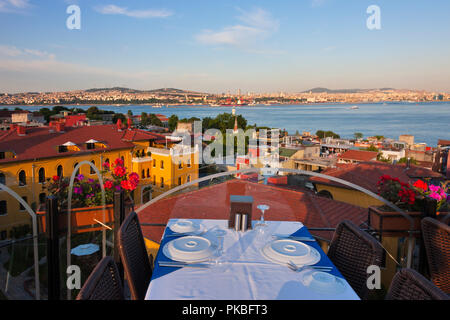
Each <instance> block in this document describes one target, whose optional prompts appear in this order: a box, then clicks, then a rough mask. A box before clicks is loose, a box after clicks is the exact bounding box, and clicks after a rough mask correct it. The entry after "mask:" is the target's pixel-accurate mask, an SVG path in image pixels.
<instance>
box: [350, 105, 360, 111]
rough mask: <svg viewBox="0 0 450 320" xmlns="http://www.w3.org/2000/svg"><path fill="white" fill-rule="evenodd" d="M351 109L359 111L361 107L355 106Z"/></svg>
mask: <svg viewBox="0 0 450 320" xmlns="http://www.w3.org/2000/svg"><path fill="white" fill-rule="evenodd" d="M350 109H351V110H357V109H359V107H358V106H353V107H350Z"/></svg>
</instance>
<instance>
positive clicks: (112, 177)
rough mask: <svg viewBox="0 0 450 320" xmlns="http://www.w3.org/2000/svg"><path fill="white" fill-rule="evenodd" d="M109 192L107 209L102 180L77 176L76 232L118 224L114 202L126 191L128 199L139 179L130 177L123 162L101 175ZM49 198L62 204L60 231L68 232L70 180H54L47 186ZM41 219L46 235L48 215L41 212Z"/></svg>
mask: <svg viewBox="0 0 450 320" xmlns="http://www.w3.org/2000/svg"><path fill="white" fill-rule="evenodd" d="M101 173H102V177H103V178H104V179H103V186H104V189H105V204H106V205H105V206H103V198H102V188H101V186H100V182H99V180H98V179H95V180H94V179H87V178H86V177H84V176H83V175H82V174H79V175H78V176H76V178H75V180H74V184H73V189H72V203H71V213H70V214H71V229H72V230H73V231H75V232H78V233H81V232H88V231H94V230H100V229H101V228H102V227H101V225H100V224H99V223H98V222H96V220H97V221H100V222H102V223H103V224H106V225H108V224H111V223H112V222H113V221H114V211H113V205H112V204H113V199H114V192H115V191H121V190H124V191H125V193H126V198H128V196H129V195H130V193H131V192H132V191H133V190H135V189H136V187H137V185H138V183H139V176H138V175H137V174H136V173H134V172H132V173H130V174H129V173H128V172H127V168H125V166H124V163H123V160H122V159H120V158H118V159H116V160H115V162H114V164H113V165H112V168H110V165H109V163H104V164H103V170H102V171H101ZM45 188H47V190H48V194H49V195H52V196H55V197H56V199H57V200H58V205H59V210H60V213H61V217H60V219H59V221H60V228H61V229H65V228H67V209H68V195H69V178H62V177H58V176H54V177H53V178H52V179H51V180H50V181H49V182H48V183H47V184H46V185H45ZM37 214H38V215H40V217H41V228H42V229H41V230H42V231H43V232H45V227H46V225H45V211H40V212H37Z"/></svg>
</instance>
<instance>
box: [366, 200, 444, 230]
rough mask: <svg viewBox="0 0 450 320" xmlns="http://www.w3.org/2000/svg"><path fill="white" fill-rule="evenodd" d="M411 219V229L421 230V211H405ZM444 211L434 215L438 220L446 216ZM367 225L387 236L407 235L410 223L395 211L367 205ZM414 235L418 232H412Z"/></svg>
mask: <svg viewBox="0 0 450 320" xmlns="http://www.w3.org/2000/svg"><path fill="white" fill-rule="evenodd" d="M405 213H406V214H407V215H408V216H409V217H411V218H412V219H413V231H420V230H421V220H422V218H423V213H422V212H405ZM446 215H447V213H446V212H441V213H440V214H439V215H437V216H436V218H437V219H438V220H442V219H443V218H444V217H446ZM368 224H369V227H370V228H372V229H374V230H375V231H377V232H379V233H382V234H383V236H387V237H392V236H395V237H402V236H408V231H409V230H410V229H411V223H410V222H409V220H408V219H407V218H405V217H404V216H403V215H401V214H400V213H398V212H396V211H383V210H382V209H381V208H379V207H374V206H371V207H369V216H368ZM414 236H415V237H419V236H420V232H417V233H415V234H414Z"/></svg>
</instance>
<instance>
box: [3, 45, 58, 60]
mask: <svg viewBox="0 0 450 320" xmlns="http://www.w3.org/2000/svg"><path fill="white" fill-rule="evenodd" d="M0 56H3V57H4V56H6V57H38V58H43V59H54V58H55V55H54V54H51V53H48V52H46V51H40V50H36V49H19V48H17V47H15V46H9V45H0Z"/></svg>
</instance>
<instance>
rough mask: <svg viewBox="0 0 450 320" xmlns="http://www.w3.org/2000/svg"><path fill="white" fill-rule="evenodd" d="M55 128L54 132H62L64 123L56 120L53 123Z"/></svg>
mask: <svg viewBox="0 0 450 320" xmlns="http://www.w3.org/2000/svg"><path fill="white" fill-rule="evenodd" d="M55 129H56V132H60V133H62V132H64V123H63V122H57V123H56V124H55Z"/></svg>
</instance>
